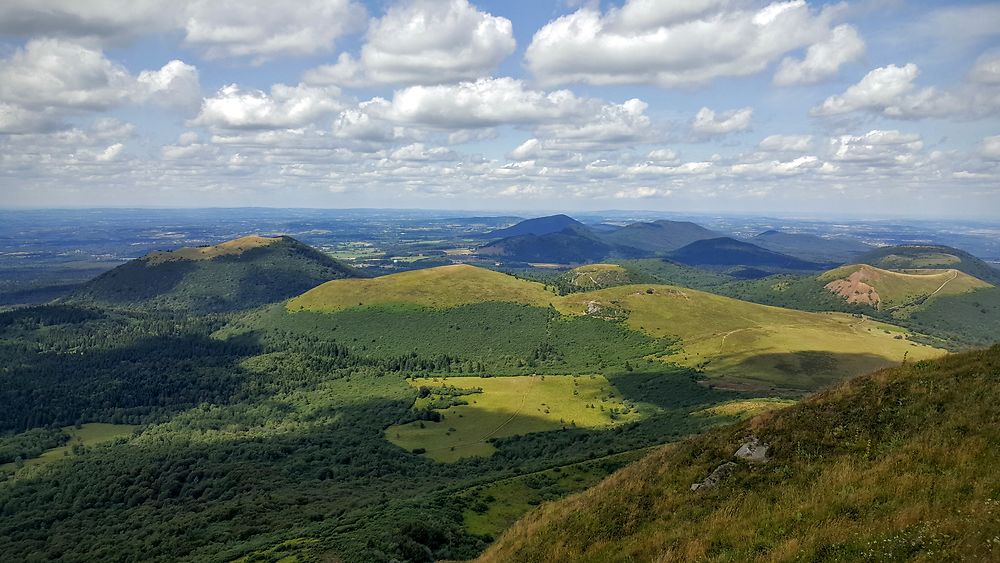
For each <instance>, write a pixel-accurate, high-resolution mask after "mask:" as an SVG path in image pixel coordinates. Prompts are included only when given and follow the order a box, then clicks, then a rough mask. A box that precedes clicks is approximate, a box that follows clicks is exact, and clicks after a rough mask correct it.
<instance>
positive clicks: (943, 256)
mask: <svg viewBox="0 0 1000 563" xmlns="http://www.w3.org/2000/svg"><path fill="white" fill-rule="evenodd" d="M855 262H857V263H860V264H870V265H872V266H876V267H878V268H884V269H886V270H905V269H949V270H958V271H960V272H965V273H966V274H969V275H970V276H972V277H975V278H979V279H981V280H983V281H985V282H989V283H991V284H993V285H1000V270H997V269H996V268H994V267H992V266H990V265H989V264H987V263H986V262H983V261H982V260H980V259H979V258H976V257H975V256H973V255H971V254H969V253H968V252H965V251H964V250H959V249H957V248H952V247H950V246H938V245H909V246H886V247H883V248H877V249H875V250H872V251H870V252H867V253H865V254H862V255H861V256H859V257H858V258H857V259H856V260H855Z"/></svg>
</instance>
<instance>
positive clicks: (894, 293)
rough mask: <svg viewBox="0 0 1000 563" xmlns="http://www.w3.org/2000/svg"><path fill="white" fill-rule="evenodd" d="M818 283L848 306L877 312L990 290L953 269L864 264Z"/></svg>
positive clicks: (843, 269)
mask: <svg viewBox="0 0 1000 563" xmlns="http://www.w3.org/2000/svg"><path fill="white" fill-rule="evenodd" d="M819 279H820V281H824V282H827V284H826V286H825V288H826V289H827V290H829V291H831V292H833V293H835V294H837V295H839V296H841V297H843V298H844V300H846V301H847V302H848V303H858V304H862V305H868V306H870V307H872V308H873V309H876V310H879V311H881V310H889V311H891V310H894V309H900V308H903V307H908V306H917V305H919V304H922V303H925V302H926V301H927V300H928V299H933V298H936V297H937V296H941V297H944V296H947V295H961V294H963V293H968V292H970V291H975V290H977V289H984V288H988V287H992V286H991V285H990V284H988V283H986V282H984V281H982V280H980V279H978V278H974V277H972V276H970V275H968V274H966V273H965V272H961V271H959V270H954V269H923V270H902V271H890V270H883V269H881V268H876V267H873V266H869V265H867V264H854V265H850V266H843V267H840V268H837V269H835V270H830V271H829V272H825V273H824V274H822V275H821V276H820V277H819Z"/></svg>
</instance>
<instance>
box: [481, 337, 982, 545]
mask: <svg viewBox="0 0 1000 563" xmlns="http://www.w3.org/2000/svg"><path fill="white" fill-rule="evenodd" d="M998 405H1000V346H998V347H994V348H993V349H991V350H988V351H980V352H972V353H967V354H961V355H955V356H950V357H946V358H943V359H940V360H935V361H929V362H919V363H915V364H908V365H906V366H903V367H900V368H894V369H889V370H883V371H881V372H878V373H875V374H873V375H870V376H863V377H860V378H855V379H853V380H851V381H849V382H847V383H845V384H843V385H842V386H840V387H838V388H836V389H833V390H831V391H829V392H826V393H823V394H820V395H817V396H815V397H813V398H810V399H807V400H806V401H803V402H802V403H800V404H798V405H796V406H793V407H789V408H787V409H784V410H780V411H775V412H772V413H769V414H766V415H763V416H762V417H758V418H757V419H754V420H752V421H748V422H745V423H741V424H739V425H736V426H734V427H732V428H727V429H724V430H719V431H713V432H711V433H709V434H707V435H704V436H701V437H698V438H694V439H691V440H688V441H685V442H682V443H680V444H676V445H672V446H667V447H664V448H661V449H659V450H657V451H656V452H655V453H653V454H651V455H650V456H648V457H647V458H645V459H643V460H641V461H639V462H637V463H635V464H633V465H631V466H629V467H627V468H625V469H624V470H622V471H620V472H618V473H617V474H615V475H613V476H611V477H610V478H608V479H607V480H605V481H603V482H602V483H601V484H599V485H597V486H596V487H594V488H592V489H590V490H588V491H586V492H584V493H581V494H579V495H576V496H573V497H570V498H567V499H565V500H562V501H557V502H555V503H551V504H547V505H544V506H542V507H540V508H539V509H537V510H535V511H534V512H532V513H531V514H529V515H528V516H527V517H526V518H525V519H523V520H521V521H520V522H518V523H517V524H515V525H514V526H513V527H512V528H510V529H509V530H508V531H507V532H506V533H505V534H504V535H503V536H502V537H501V538H500V539H499V540H498V541H497V543H496V544H495V545H494V546H492V547H491V548H490V549H489V550H488V551H487V552H486V553H485V554H484V555H483V557H482V558H481V561H484V562H499V561H523V562H534V561H538V562H541V561H555V560H560V561H601V562H605V561H689V560H696V559H697V560H706V561H821V560H831V561H832V560H839V561H853V560H869V561H904V560H912V561H959V560H967V561H995V560H997V559H998V558H1000V540H998V539H997V538H998V537H1000V487H998V485H997V483H1000V449H998V448H997V447H996V444H998V443H1000V406H998ZM751 429H752V430H751ZM751 431H753V432H755V433H756V434H757V435H759V436H760V437H761V439H763V440H764V441H766V442H768V443H770V444H771V455H772V459H771V460H770V461H769V462H768V463H767V464H764V465H756V466H754V465H749V464H745V463H742V462H741V463H740V465H739V468H738V470H737V471H736V473H734V474H733V475H732V476H731V477H729V478H728V479H726V480H725V481H723V482H722V483H721V484H720V485H719V486H717V487H715V488H713V489H709V490H707V491H698V492H692V491H690V490H689V485H690V484H691V483H692V482H695V481H699V480H701V478H703V477H704V476H705V475H706V474H707V473H708V472H710V471H711V470H712V469H713V468H714V467H716V466H718V465H719V464H720V463H722V462H724V461H728V460H731V459H733V458H732V453H733V452H734V451H735V449H736V447H738V445H739V443H740V440H741V438H742V437H744V436H746V435H747V434H748V433H749V432H751Z"/></svg>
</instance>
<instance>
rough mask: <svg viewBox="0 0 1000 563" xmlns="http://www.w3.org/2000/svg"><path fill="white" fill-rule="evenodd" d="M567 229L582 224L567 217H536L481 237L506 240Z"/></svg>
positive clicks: (582, 225)
mask: <svg viewBox="0 0 1000 563" xmlns="http://www.w3.org/2000/svg"><path fill="white" fill-rule="evenodd" d="M569 227H584V224H583V223H581V222H579V221H577V220H576V219H573V218H572V217H569V216H568V215H561V214H560V215H550V216H548V217H536V218H534V219H525V220H524V221H521V222H520V223H517V224H516V225H513V226H510V227H507V228H505V229H498V230H495V231H490V232H488V233H485V234H484V235H482V236H483V237H484V238H497V239H499V238H507V237H516V236H523V235H536V236H538V235H548V234H551V233H558V232H559V231H562V230H564V229H566V228H569Z"/></svg>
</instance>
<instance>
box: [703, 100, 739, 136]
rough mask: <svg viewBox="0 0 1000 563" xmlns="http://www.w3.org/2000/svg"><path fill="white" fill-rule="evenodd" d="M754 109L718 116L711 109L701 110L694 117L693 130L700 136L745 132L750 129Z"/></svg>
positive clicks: (724, 113) (734, 111) (723, 113)
mask: <svg viewBox="0 0 1000 563" xmlns="http://www.w3.org/2000/svg"><path fill="white" fill-rule="evenodd" d="M752 117H753V108H742V109H735V110H731V111H726V112H722V113H719V114H717V113H716V112H715V111H713V110H711V109H709V108H705V107H703V108H701V109H700V110H698V113H697V114H696V115H695V116H694V121H693V122H692V123H691V130H692V131H694V132H695V133H696V134H698V135H706V136H712V135H725V134H727V133H734V132H737V131H745V130H747V128H749V127H750V119H751V118H752Z"/></svg>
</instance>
